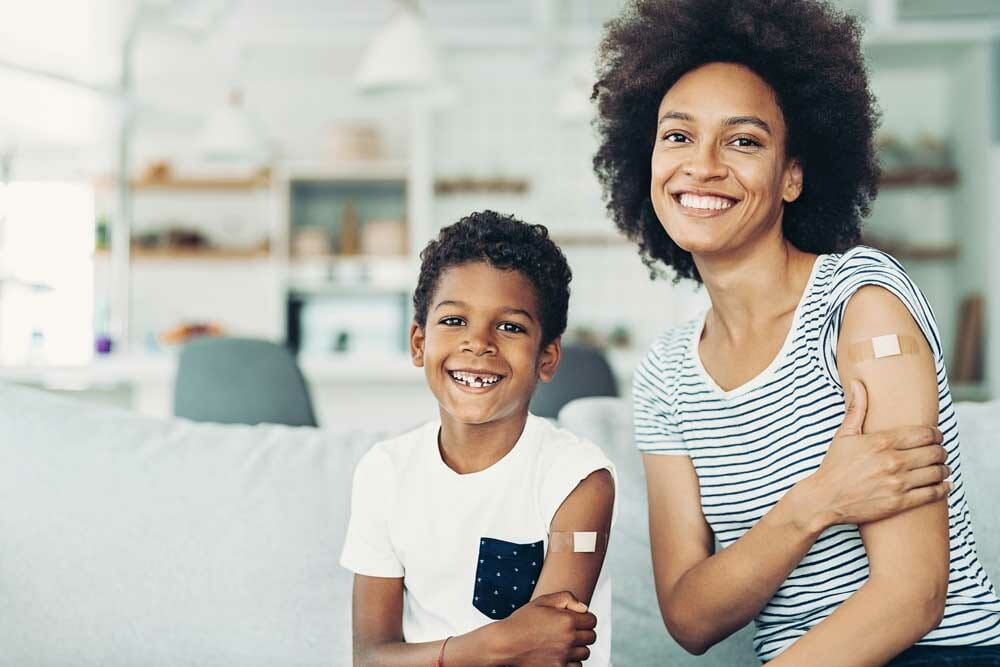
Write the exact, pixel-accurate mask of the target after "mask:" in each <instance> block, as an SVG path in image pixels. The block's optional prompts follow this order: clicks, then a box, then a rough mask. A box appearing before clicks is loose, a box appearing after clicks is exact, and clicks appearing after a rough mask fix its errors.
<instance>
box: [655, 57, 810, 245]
mask: <svg viewBox="0 0 1000 667" xmlns="http://www.w3.org/2000/svg"><path fill="white" fill-rule="evenodd" d="M656 117H657V127H656V142H655V143H654V145H653V155H652V180H651V183H650V196H651V198H652V201H653V209H654V210H655V211H656V216H657V218H659V220H660V224H662V225H663V228H664V229H665V230H666V232H667V234H668V235H669V236H670V238H671V239H673V241H674V243H676V244H677V245H678V246H680V247H681V248H683V249H685V250H687V251H689V252H691V253H692V254H694V255H696V256H699V255H701V256H705V257H708V256H711V255H715V254H718V253H732V252H733V251H736V250H740V249H746V248H749V247H751V244H753V243H754V242H755V241H758V240H760V239H761V238H762V237H765V236H767V235H768V234H777V235H780V234H781V212H782V206H783V203H784V202H791V201H794V200H795V199H796V198H797V197H798V196H799V194H800V193H801V191H802V170H801V168H800V167H799V165H798V164H797V163H796V162H795V161H794V160H787V159H786V158H785V121H784V118H783V116H782V113H781V109H780V108H779V107H778V103H777V101H776V99H775V95H774V92H773V91H772V90H771V87H770V86H768V85H767V83H765V82H764V80H763V79H761V78H760V77H759V76H757V75H756V74H754V73H753V72H752V71H751V70H749V69H747V68H746V67H743V66H742V65H736V64H731V63H711V64H708V65H704V66H702V67H699V68H697V69H694V70H691V71H690V72H688V73H687V74H685V75H684V76H683V77H681V78H680V79H678V81H677V83H675V84H674V85H673V86H672V87H671V88H670V90H668V91H667V93H666V95H664V96H663V100H662V101H661V102H660V108H659V110H658V112H657V116H656Z"/></svg>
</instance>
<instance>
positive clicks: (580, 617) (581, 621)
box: [573, 612, 597, 630]
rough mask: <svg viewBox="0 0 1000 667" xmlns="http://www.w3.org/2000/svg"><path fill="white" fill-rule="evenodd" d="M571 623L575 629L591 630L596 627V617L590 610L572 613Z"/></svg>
mask: <svg viewBox="0 0 1000 667" xmlns="http://www.w3.org/2000/svg"><path fill="white" fill-rule="evenodd" d="M573 625H574V627H576V629H577V630H593V629H594V628H596V627H597V617H596V616H594V615H593V614H591V613H590V612H587V613H586V614H573Z"/></svg>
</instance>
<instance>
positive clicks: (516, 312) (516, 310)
mask: <svg viewBox="0 0 1000 667" xmlns="http://www.w3.org/2000/svg"><path fill="white" fill-rule="evenodd" d="M503 312H504V313H508V314H510V315H524V316H525V317H527V318H528V319H529V320H531V321H532V322H534V321H535V318H534V317H532V316H531V313H529V312H528V311H526V310H524V309H523V308H504V309H503Z"/></svg>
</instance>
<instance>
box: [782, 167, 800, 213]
mask: <svg viewBox="0 0 1000 667" xmlns="http://www.w3.org/2000/svg"><path fill="white" fill-rule="evenodd" d="M801 194H802V165H801V164H800V163H799V161H798V160H797V159H795V158H791V159H789V160H788V164H787V165H786V166H785V184H784V188H782V191H781V198H782V199H783V200H784V201H785V202H786V203H789V204H790V203H792V202H793V201H795V200H796V199H798V198H799V195H801Z"/></svg>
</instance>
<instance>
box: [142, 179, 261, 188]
mask: <svg viewBox="0 0 1000 667" xmlns="http://www.w3.org/2000/svg"><path fill="white" fill-rule="evenodd" d="M270 185H271V179H270V178H267V177H252V178H176V179H169V180H136V181H129V186H131V188H132V189H133V190H258V189H261V188H267V187H270Z"/></svg>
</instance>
